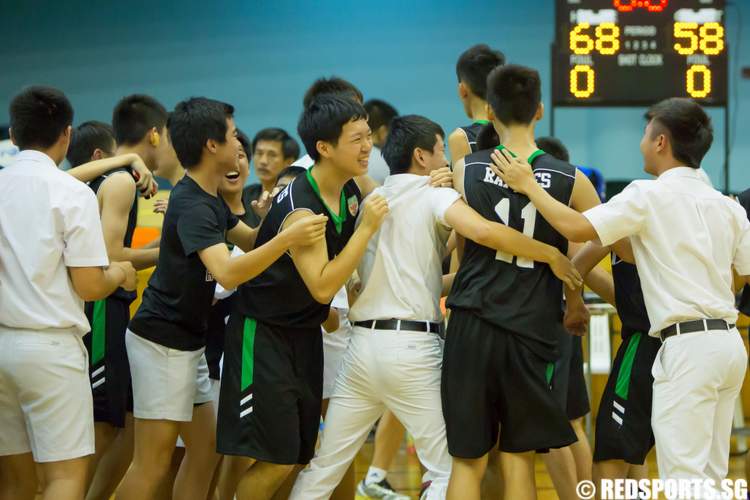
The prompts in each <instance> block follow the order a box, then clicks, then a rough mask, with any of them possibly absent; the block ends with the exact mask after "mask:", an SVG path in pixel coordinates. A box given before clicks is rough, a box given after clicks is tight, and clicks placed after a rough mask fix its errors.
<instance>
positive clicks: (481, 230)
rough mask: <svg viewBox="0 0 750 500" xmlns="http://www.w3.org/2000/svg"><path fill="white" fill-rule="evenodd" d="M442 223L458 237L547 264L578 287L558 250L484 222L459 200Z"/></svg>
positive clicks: (572, 270) (577, 279) (577, 277)
mask: <svg viewBox="0 0 750 500" xmlns="http://www.w3.org/2000/svg"><path fill="white" fill-rule="evenodd" d="M445 221H446V222H447V223H448V225H450V226H451V227H452V228H453V229H455V230H456V232H457V233H458V234H460V235H461V236H463V237H464V238H468V239H470V240H472V241H474V242H476V243H478V244H480V245H482V246H485V247H487V248H492V249H495V250H497V251H500V252H506V253H508V254H512V255H517V256H519V257H525V258H527V259H531V260H534V261H537V262H544V263H546V264H549V266H550V267H551V268H552V271H553V272H554V273H555V275H556V276H557V277H558V278H560V279H561V280H562V281H564V282H565V284H566V285H568V287H571V288H573V287H577V286H580V284H581V277H580V275H579V274H578V271H576V270H575V268H574V267H573V265H572V264H571V263H570V260H568V258H567V257H566V256H565V255H563V254H562V252H560V251H559V250H558V249H557V248H555V247H553V246H551V245H547V244H546V243H542V242H541V241H537V240H535V239H533V238H529V237H528V236H526V235H524V234H522V233H520V232H518V231H516V230H515V229H513V228H511V227H508V226H506V225H504V224H500V223H497V222H492V221H489V220H487V219H485V218H484V217H482V216H481V215H479V214H478V213H477V212H476V211H474V209H472V208H471V207H470V206H469V205H467V204H466V202H464V201H463V200H462V199H459V200H456V202H455V203H453V205H451V206H450V207H448V209H447V210H446V211H445Z"/></svg>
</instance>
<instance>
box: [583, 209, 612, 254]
mask: <svg viewBox="0 0 750 500" xmlns="http://www.w3.org/2000/svg"><path fill="white" fill-rule="evenodd" d="M603 206H604V205H598V206H596V207H594V208H590V209H588V210H586V211H585V212H583V216H584V217H586V219H588V221H589V222H590V223H591V225H592V226H594V231H596V235H597V236H598V237H599V242H600V243H601V244H602V245H604V246H609V245H611V244H612V243H614V242H615V241H617V240H618V239H619V238H618V237H617V236H616V235H615V234H614V231H612V230H610V228H609V227H608V222H609V221H608V220H607V214H606V213H604V212H603V211H602V210H598V208H599V207H603Z"/></svg>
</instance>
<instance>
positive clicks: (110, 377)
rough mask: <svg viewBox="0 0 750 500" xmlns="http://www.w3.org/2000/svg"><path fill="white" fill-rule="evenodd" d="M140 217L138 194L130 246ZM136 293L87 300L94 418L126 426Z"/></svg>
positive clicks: (124, 170) (127, 239) (131, 215)
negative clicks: (128, 337)
mask: <svg viewBox="0 0 750 500" xmlns="http://www.w3.org/2000/svg"><path fill="white" fill-rule="evenodd" d="M119 172H122V173H124V174H126V175H132V174H131V172H130V169H127V168H118V169H115V170H112V171H111V172H108V173H107V174H106V175H102V176H100V177H97V178H96V179H94V180H93V181H91V182H90V183H89V187H91V189H92V190H93V191H94V193H96V192H98V191H99V188H100V187H101V185H102V183H103V182H104V181H105V179H107V177H109V176H110V175H115V174H116V173H119ZM137 216H138V194H137V193H136V195H135V197H134V198H133V204H132V205H131V207H130V212H129V214H128V225H127V227H126V229H125V237H124V238H123V242H122V243H123V246H125V247H130V246H131V245H132V242H133V233H134V231H135V226H136V223H137V220H136V219H137ZM135 297H136V293H135V292H128V291H126V290H124V289H122V288H118V289H117V290H115V291H114V292H113V293H112V295H110V296H109V297H107V298H106V299H102V300H97V301H96V302H86V304H85V312H86V317H87V318H88V320H89V324H90V325H91V332H89V333H88V334H86V336H84V337H83V342H84V344H86V349H87V350H88V352H89V376H90V379H91V390H92V393H93V398H94V421H95V422H106V423H109V424H111V425H113V426H115V427H125V413H126V412H132V411H133V389H132V385H131V381H130V366H129V364H128V353H127V351H126V350H125V330H127V327H128V321H130V304H131V303H132V302H133V301H134V300H135Z"/></svg>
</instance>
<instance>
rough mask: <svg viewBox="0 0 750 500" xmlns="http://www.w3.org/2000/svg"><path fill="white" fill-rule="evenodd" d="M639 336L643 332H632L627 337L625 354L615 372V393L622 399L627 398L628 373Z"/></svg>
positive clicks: (630, 369) (631, 370)
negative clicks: (618, 368) (618, 369)
mask: <svg viewBox="0 0 750 500" xmlns="http://www.w3.org/2000/svg"><path fill="white" fill-rule="evenodd" d="M641 337H643V334H642V333H640V332H637V333H634V334H633V336H632V337H630V339H628V347H626V348H625V356H624V357H623V358H622V364H621V365H620V371H619V372H618V373H617V382H616V383H615V394H617V395H618V396H620V397H621V398H622V399H628V391H629V389H630V375H631V374H632V372H633V362H634V361H635V353H636V352H637V351H638V345H639V344H640V343H641Z"/></svg>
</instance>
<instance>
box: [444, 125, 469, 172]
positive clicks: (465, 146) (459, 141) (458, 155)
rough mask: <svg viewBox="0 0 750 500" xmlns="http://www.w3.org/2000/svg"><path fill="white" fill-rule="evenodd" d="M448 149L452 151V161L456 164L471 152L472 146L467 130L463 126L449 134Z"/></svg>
mask: <svg viewBox="0 0 750 500" xmlns="http://www.w3.org/2000/svg"><path fill="white" fill-rule="evenodd" d="M448 149H449V150H450V153H451V163H452V164H453V165H455V164H456V163H457V162H458V161H459V160H463V158H464V156H466V155H469V154H471V146H470V145H469V138H468V137H466V132H464V130H463V129H462V128H457V129H456V130H454V131H453V132H451V134H450V135H449V136H448Z"/></svg>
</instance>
